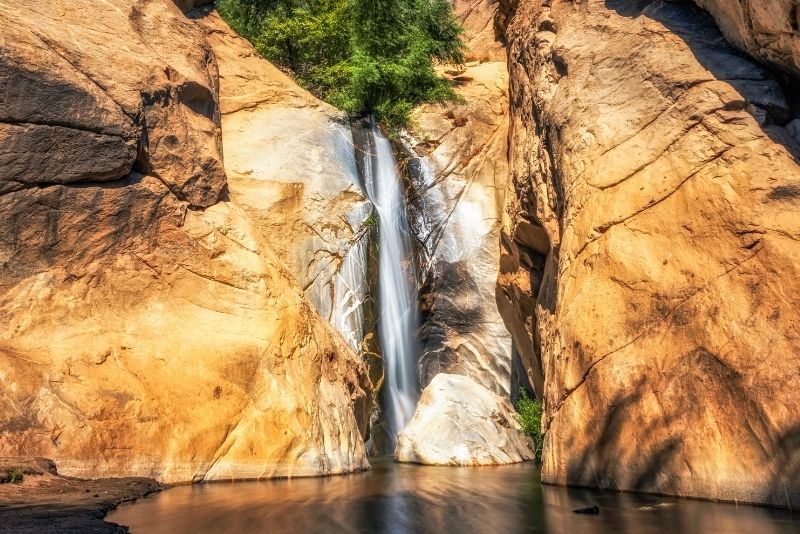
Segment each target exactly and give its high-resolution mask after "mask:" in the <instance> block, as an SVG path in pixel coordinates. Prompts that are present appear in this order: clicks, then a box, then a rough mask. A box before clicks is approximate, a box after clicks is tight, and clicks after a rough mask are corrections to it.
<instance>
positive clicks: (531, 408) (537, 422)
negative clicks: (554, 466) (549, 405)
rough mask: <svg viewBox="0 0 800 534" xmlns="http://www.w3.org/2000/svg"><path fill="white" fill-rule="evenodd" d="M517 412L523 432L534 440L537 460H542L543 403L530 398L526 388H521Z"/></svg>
mask: <svg viewBox="0 0 800 534" xmlns="http://www.w3.org/2000/svg"><path fill="white" fill-rule="evenodd" d="M516 408H517V412H518V413H519V423H520V426H521V427H522V432H523V433H524V434H525V435H527V436H528V437H529V438H531V439H532V440H533V443H534V444H535V446H536V461H537V462H540V463H541V461H542V447H543V445H544V436H543V435H542V403H541V402H539V401H538V400H536V399H532V398H530V396H529V395H528V392H527V391H525V390H524V389H520V390H519V400H517V406H516Z"/></svg>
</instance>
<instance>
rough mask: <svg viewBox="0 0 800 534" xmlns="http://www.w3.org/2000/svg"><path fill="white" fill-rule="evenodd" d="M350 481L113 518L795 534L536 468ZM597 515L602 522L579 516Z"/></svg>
mask: <svg viewBox="0 0 800 534" xmlns="http://www.w3.org/2000/svg"><path fill="white" fill-rule="evenodd" d="M371 462H372V465H373V470H372V471H370V472H367V473H360V474H356V475H349V476H338V477H330V478H316V479H313V478H307V479H294V480H273V481H266V482H240V483H236V484H226V483H210V484H200V485H195V486H179V487H176V488H173V489H170V490H167V491H165V492H162V493H159V494H155V495H152V496H150V497H147V498H145V499H143V500H140V501H138V502H137V503H135V504H133V505H129V506H123V507H121V508H119V509H118V510H117V511H115V512H112V513H111V514H110V515H109V516H108V517H107V518H106V520H107V521H113V522H115V523H119V524H122V525H128V526H130V528H131V533H132V534H198V533H203V534H225V533H230V532H235V533H245V532H248V533H249V532H268V533H271V532H274V533H282V532H301V533H305V532H309V533H311V532H313V533H316V532H342V533H351V532H352V533H359V532H376V533H428V532H430V533H441V532H458V533H487V534H494V533H500V532H501V533H523V532H526V533H527V532H530V533H543V534H545V533H546V534H576V533H581V534H606V533H622V534H628V533H629V534H695V533H698V534H705V533H709V534H712V533H713V534H756V533H757V534H790V533H793V534H794V533H797V532H800V516H799V515H798V514H797V513H795V514H792V513H791V512H788V511H785V510H772V509H768V508H759V507H755V506H736V505H733V504H720V503H712V502H704V501H692V500H682V499H677V498H670V497H658V496H653V495H637V494H631V493H615V492H602V491H598V490H588V489H579V488H572V489H568V488H561V487H555V486H542V485H541V484H540V483H539V478H540V475H539V471H538V469H537V467H536V466H535V465H533V464H530V463H527V464H518V465H510V466H502V467H480V468H476V467H423V466H417V465H403V464H393V463H392V461H391V458H378V459H375V458H373V459H371ZM595 504H596V505H598V506H599V508H600V514H599V515H580V514H575V513H573V512H572V510H574V509H576V508H582V507H586V506H589V505H595Z"/></svg>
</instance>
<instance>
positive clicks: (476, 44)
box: [409, 0, 512, 396]
mask: <svg viewBox="0 0 800 534" xmlns="http://www.w3.org/2000/svg"><path fill="white" fill-rule="evenodd" d="M454 5H455V12H456V14H457V16H458V17H459V19H460V20H461V22H462V24H463V25H464V28H465V35H464V37H465V40H466V43H467V48H466V51H465V53H466V56H467V57H466V59H467V64H466V65H465V66H464V69H463V70H453V69H452V68H449V69H440V70H443V72H442V74H444V75H445V76H447V77H449V78H450V79H452V80H455V81H459V82H460V83H459V84H458V85H457V86H456V87H455V91H456V93H457V94H458V95H459V96H460V97H461V98H462V99H463V100H462V101H461V102H459V103H447V104H437V105H425V106H421V107H419V108H418V109H416V110H415V111H414V112H413V119H414V123H415V127H414V130H413V135H414V139H413V140H411V145H412V148H413V149H414V150H415V152H416V154H417V155H419V156H422V159H420V160H417V162H416V167H413V166H412V172H411V176H412V180H411V188H410V189H411V190H410V195H409V197H410V206H409V215H410V222H411V225H412V232H413V234H414V237H415V238H416V240H417V243H418V249H419V251H420V253H419V259H420V261H419V264H420V274H421V278H422V289H421V294H422V308H423V314H424V321H423V325H422V328H421V329H420V339H421V341H422V346H423V350H422V355H421V357H420V370H421V381H422V385H423V386H425V385H426V384H428V382H430V380H431V379H433V377H434V376H436V375H437V374H438V373H455V374H464V375H468V376H470V377H471V378H472V379H473V380H475V381H476V382H478V383H480V384H482V385H483V386H484V387H486V388H488V389H490V390H492V391H494V392H495V393H497V394H499V395H503V396H509V393H510V391H511V389H512V383H511V353H512V349H511V344H512V342H511V336H510V335H509V333H508V331H507V330H506V328H505V326H504V324H503V320H502V318H501V317H500V314H499V312H498V309H497V303H496V300H495V291H494V280H495V278H496V273H497V270H498V266H499V248H498V242H499V239H500V215H501V213H502V206H503V195H504V193H505V187H506V180H507V177H508V164H507V146H508V136H507V130H508V75H507V68H506V63H505V49H504V48H503V46H502V45H501V44H500V43H498V42H497V40H496V36H495V33H494V29H493V28H494V25H493V20H494V17H495V13H496V11H497V5H496V3H494V2H491V1H487V0H470V1H461V0H459V1H457V2H455V4H454Z"/></svg>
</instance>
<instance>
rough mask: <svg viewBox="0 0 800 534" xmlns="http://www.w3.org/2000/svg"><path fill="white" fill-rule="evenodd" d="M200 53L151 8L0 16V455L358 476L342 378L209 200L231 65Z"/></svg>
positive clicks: (169, 16) (258, 227) (168, 471)
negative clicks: (223, 83)
mask: <svg viewBox="0 0 800 534" xmlns="http://www.w3.org/2000/svg"><path fill="white" fill-rule="evenodd" d="M197 3H198V2H188V3H187V2H184V4H186V5H187V6H188V7H191V6H189V4H192V5H194V4H197ZM215 24H216V26H215V28H216V29H215V32H218V33H217V34H215V36H216V37H214V36H212V38H211V39H210V40H212V41H213V40H214V38H217V37H218V38H219V39H222V40H223V41H224V40H225V39H226V37H225V35H224V34H225V32H228V31H229V30H227V29H226V28H225V27H224V26H223V25H221V24H219V23H215ZM220 34H221V35H220ZM227 38H230V39H232V37H231V36H230V34H228V37H227ZM208 41H209V39H207V36H206V30H205V29H204V28H201V27H200V25H199V24H198V23H196V22H193V21H191V20H189V19H187V18H186V17H184V15H183V14H182V13H181V12H180V11H179V10H178V9H177V8H176V7H175V5H173V4H172V3H171V2H168V1H166V0H149V1H135V0H103V1H99V0H97V1H95V0H87V1H82V2H35V1H33V0H23V1H18V0H14V1H11V0H0V48H2V50H3V54H2V56H1V57H0V214H2V220H3V221H4V231H3V232H2V233H0V376H2V380H3V390H2V392H0V451H2V454H4V455H18V454H25V455H40V456H46V457H50V458H53V459H54V460H56V462H57V464H58V466H59V470H60V471H61V472H62V473H64V474H67V475H73V476H87V477H89V476H91V477H97V476H120V475H128V476H130V475H137V476H148V477H154V478H158V479H159V480H162V481H167V482H178V481H192V480H212V479H232V478H259V477H269V476H300V475H317V474H329V473H341V472H348V471H353V470H359V469H363V468H365V467H367V465H368V464H367V461H366V458H365V455H364V446H363V440H362V436H361V435H360V432H359V426H360V427H361V429H362V430H363V429H364V427H365V421H364V419H363V418H362V419H361V421H357V420H356V418H355V417H354V405H356V412H357V413H359V414H361V415H363V414H364V413H365V412H366V408H365V406H364V404H365V398H366V396H367V395H368V393H369V380H368V378H367V377H366V369H365V367H364V365H363V363H362V362H361V361H360V360H359V359H358V358H357V357H356V356H355V355H354V354H353V353H352V351H351V350H350V349H349V348H348V347H347V346H346V345H345V343H344V342H343V341H342V340H341V338H340V336H338V335H337V334H336V333H335V332H334V331H333V329H332V328H331V327H330V326H329V325H328V324H327V323H326V322H325V321H323V320H322V319H321V318H320V317H319V315H318V314H317V312H316V311H315V310H314V309H313V306H312V305H311V304H310V303H309V302H308V300H307V299H306V298H305V297H304V295H303V291H302V289H301V287H299V286H298V284H297V282H296V281H295V280H294V279H293V277H292V276H291V275H290V272H289V271H288V270H287V269H286V267H284V264H283V262H282V261H281V258H280V256H279V255H278V254H277V253H276V252H275V250H274V247H273V243H274V240H275V238H276V236H275V235H272V234H271V233H270V232H268V231H266V230H267V229H268V228H267V227H265V226H264V225H263V224H261V221H259V220H258V219H257V217H256V215H257V214H255V213H254V212H253V211H252V210H251V209H250V207H251V204H248V200H249V199H248V196H247V190H246V189H244V188H241V189H236V188H234V187H231V188H230V192H229V190H228V185H227V181H226V174H225V168H224V166H223V159H222V147H221V141H222V140H223V138H224V131H223V130H221V127H220V106H219V98H218V91H219V85H220V84H219V75H218V63H217V59H216V54H215V51H216V53H218V54H219V55H220V57H225V60H226V62H227V61H228V60H229V59H230V60H231V61H238V60H239V58H238V57H237V54H238V53H239V52H238V51H237V52H231V53H230V55H229V56H228V55H225V54H224V53H223V52H224V51H225V50H224V46H225V45H224V44H220V43H215V44H214V45H213V46H211V45H210V44H209V42H208ZM220 47H222V48H220ZM112 59H113V60H112ZM245 59H246V62H247V65H248V66H247V68H250V65H252V64H253V61H255V60H253V59H252V58H243V59H242V61H243V62H244V61H245ZM261 63H262V65H263V62H261ZM242 68H243V69H244V68H245V67H242ZM259 68H262V69H263V70H269V68H268V67H267V66H263V67H259ZM223 70H224V71H228V72H230V71H231V70H233V67H231V66H230V65H229V64H227V63H226V65H225V66H224V67H223ZM276 79H277V80H278V83H279V84H280V85H281V87H282V88H283V89H284V90H285V93H283V95H286V96H287V98H288V95H296V94H299V93H300V92H299V91H298V90H297V89H296V88H294V89H292V88H290V87H289V86H288V85H289V84H288V82H286V81H285V79H284V78H277V74H276ZM273 89H274V88H273ZM248 98H249V97H248ZM303 99H305V101H307V100H308V97H307V96H303V95H300V96H298V97H297V101H302V100H303ZM253 102H255V101H253ZM221 133H222V134H223V135H221ZM297 133H298V135H299V134H300V133H301V132H299V131H298V132H297ZM232 154H233V156H232V157H235V155H236V151H235V150H232ZM232 199H233V200H232Z"/></svg>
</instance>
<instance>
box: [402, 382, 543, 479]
mask: <svg viewBox="0 0 800 534" xmlns="http://www.w3.org/2000/svg"><path fill="white" fill-rule="evenodd" d="M534 455H535V448H534V445H533V444H532V442H531V441H530V439H529V438H528V437H527V436H525V435H524V434H523V433H522V431H521V428H520V424H519V421H518V420H517V413H516V411H514V407H513V406H511V403H510V402H509V401H508V400H507V399H505V398H503V397H500V396H498V395H495V394H494V393H492V392H491V391H490V390H488V389H486V388H485V387H483V386H481V385H480V384H478V383H476V382H475V381H473V380H472V379H471V378H469V377H467V376H462V375H450V374H446V373H440V374H438V375H436V376H435V377H434V378H433V380H431V382H430V384H428V387H426V388H425V389H424V390H423V392H422V396H421V397H420V399H419V403H418V404H417V409H416V411H415V412H414V417H413V418H412V419H411V421H409V423H408V425H406V427H405V429H404V430H403V431H402V432H401V433H400V436H399V437H398V438H397V448H396V450H395V453H394V457H395V460H397V461H398V462H408V463H419V464H428V465H462V466H463V465H498V464H511V463H518V462H523V461H525V460H533V458H534Z"/></svg>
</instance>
